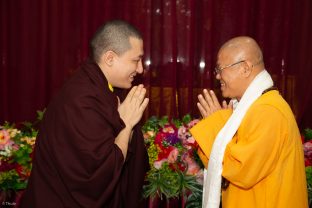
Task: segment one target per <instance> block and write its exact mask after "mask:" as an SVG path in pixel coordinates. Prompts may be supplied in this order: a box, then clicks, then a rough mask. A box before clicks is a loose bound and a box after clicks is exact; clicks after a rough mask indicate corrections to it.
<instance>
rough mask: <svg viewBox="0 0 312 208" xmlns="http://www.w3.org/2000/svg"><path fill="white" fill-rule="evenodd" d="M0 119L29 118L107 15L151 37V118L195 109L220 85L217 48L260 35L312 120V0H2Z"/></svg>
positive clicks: (303, 118) (290, 93) (286, 87)
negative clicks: (204, 91) (204, 94)
mask: <svg viewBox="0 0 312 208" xmlns="http://www.w3.org/2000/svg"><path fill="white" fill-rule="evenodd" d="M0 2H1V3H0V9H1V10H0V15H1V20H0V21H1V22H0V31H1V32H0V41H1V43H0V49H1V54H0V56H1V71H0V95H1V96H0V123H2V122H3V121H5V120H7V121H10V122H20V121H24V120H32V119H34V117H35V114H36V113H35V112H36V110H38V109H43V108H44V107H46V106H47V105H48V103H49V101H50V100H51V99H52V97H53V96H54V95H55V93H56V92H57V91H58V90H59V88H60V87H61V86H62V83H63V82H64V81H65V80H66V79H67V78H68V77H69V76H70V75H71V73H72V72H73V71H74V70H76V68H77V66H78V65H79V63H80V62H82V61H83V60H84V59H85V58H86V57H87V55H88V41H89V39H90V37H91V35H92V34H93V33H94V32H95V30H96V28H97V27H98V26H99V25H101V24H102V23H103V22H105V21H107V20H110V19H124V20H127V21H129V22H130V23H132V24H134V25H135V26H137V27H138V28H139V29H140V30H141V32H142V33H143V36H144V44H145V46H144V47H145V60H144V61H145V69H146V70H145V73H144V75H143V76H142V77H140V78H139V79H138V80H137V81H138V82H143V83H144V84H145V86H146V87H147V88H148V97H150V98H151V101H150V104H149V108H148V110H147V111H146V114H145V117H144V118H145V119H146V118H148V117H149V116H151V115H158V116H161V115H168V116H170V117H181V116H183V115H184V114H186V113H190V114H192V115H193V116H198V111H197V108H196V101H197V94H198V93H199V92H201V90H202V89H203V88H211V89H215V90H216V91H217V93H219V91H218V88H219V86H218V83H217V82H216V81H215V78H214V76H213V73H212V72H213V68H214V65H215V59H216V53H217V50H218V48H219V47H220V46H221V44H222V43H224V42H225V41H226V40H228V39H229V38H232V37H234V36H237V35H249V36H252V37H254V38H255V39H256V40H257V41H258V43H259V44H260V46H261V47H262V49H263V52H264V60H265V64H266V68H267V70H268V71H269V72H270V73H271V74H272V75H273V77H274V80H275V83H276V86H277V87H279V89H280V91H281V93H282V94H283V96H284V97H285V99H286V100H287V101H288V102H289V104H290V105H291V107H292V109H293V111H294V112H295V114H296V117H297V121H298V122H299V124H300V125H301V126H302V127H307V126H310V127H312V110H311V108H310V106H311V105H312V85H311V84H310V79H311V78H312V57H311V51H310V50H309V49H310V48H311V46H312V42H311V41H312V40H311V37H312V2H311V1H310V0H298V1H293V0H276V1H271V0H262V1H249V0H238V1H227V0H219V1H213V0H196V1H195V0H194V1H192V0H131V1H124V0H114V1H111V0H66V1H64V0H53V1H49V0H23V1H22V0H0Z"/></svg>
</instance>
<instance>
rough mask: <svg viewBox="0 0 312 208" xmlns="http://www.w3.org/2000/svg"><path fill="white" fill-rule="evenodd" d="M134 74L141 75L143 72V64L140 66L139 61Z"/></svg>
mask: <svg viewBox="0 0 312 208" xmlns="http://www.w3.org/2000/svg"><path fill="white" fill-rule="evenodd" d="M136 72H137V73H139V74H142V72H143V64H142V60H140V61H139V63H138V66H137V69H136Z"/></svg>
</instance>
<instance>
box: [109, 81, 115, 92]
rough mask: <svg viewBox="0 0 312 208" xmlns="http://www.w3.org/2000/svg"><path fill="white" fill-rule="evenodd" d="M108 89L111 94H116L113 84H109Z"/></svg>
mask: <svg viewBox="0 0 312 208" xmlns="http://www.w3.org/2000/svg"><path fill="white" fill-rule="evenodd" d="M108 88H109V90H110V91H111V92H114V88H113V85H111V84H109V83H108Z"/></svg>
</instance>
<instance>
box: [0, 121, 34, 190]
mask: <svg viewBox="0 0 312 208" xmlns="http://www.w3.org/2000/svg"><path fill="white" fill-rule="evenodd" d="M36 136H37V132H36V131H35V130H33V129H29V131H28V130H27V131H21V130H18V129H17V128H15V127H14V125H10V124H9V123H5V124H4V125H3V126H1V127H0V190H2V191H8V190H13V191H17V190H21V189H24V188H26V185H27V180H28V177H29V175H30V171H31V166H32V164H31V162H32V153H33V148H34V144H35V139H36Z"/></svg>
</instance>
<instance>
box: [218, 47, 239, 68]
mask: <svg viewBox="0 0 312 208" xmlns="http://www.w3.org/2000/svg"><path fill="white" fill-rule="evenodd" d="M241 56H242V54H241V51H239V50H235V49H234V48H224V49H220V51H219V52H218V56H217V64H218V65H223V64H231V62H233V61H234V62H235V61H238V60H239V59H240V58H241Z"/></svg>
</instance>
